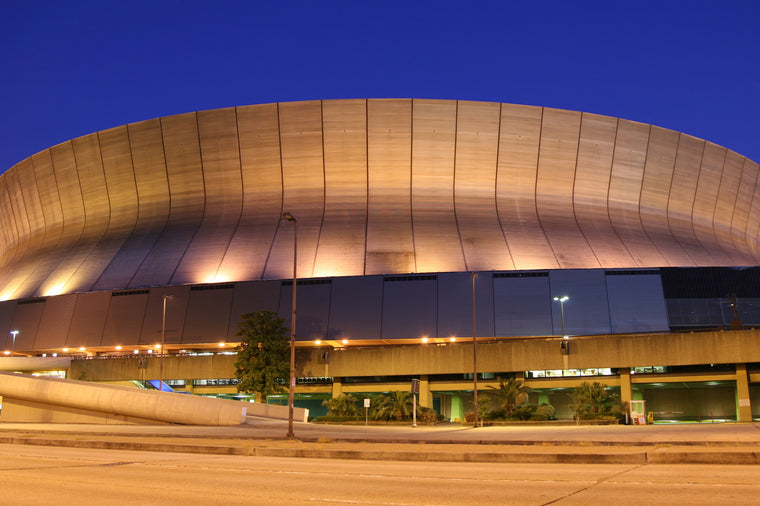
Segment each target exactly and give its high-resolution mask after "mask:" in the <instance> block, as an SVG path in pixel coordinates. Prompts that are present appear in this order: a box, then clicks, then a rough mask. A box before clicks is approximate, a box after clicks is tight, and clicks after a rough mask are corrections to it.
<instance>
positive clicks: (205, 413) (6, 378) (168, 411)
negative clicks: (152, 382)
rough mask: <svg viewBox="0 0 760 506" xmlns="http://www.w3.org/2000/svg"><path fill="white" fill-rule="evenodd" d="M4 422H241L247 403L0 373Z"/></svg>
mask: <svg viewBox="0 0 760 506" xmlns="http://www.w3.org/2000/svg"><path fill="white" fill-rule="evenodd" d="M0 395H2V397H3V407H2V411H0V421H2V422H52V423H112V424H161V423H175V424H186V425H240V424H242V423H244V422H245V416H246V412H247V408H248V406H249V405H248V404H245V403H241V402H237V401H228V400H222V399H212V398H207V397H198V396H191V395H183V394H178V393H169V392H161V391H156V390H142V389H138V388H131V387H124V386H118V385H102V384H98V383H89V382H85V381H75V380H63V379H58V378H40V377H35V376H30V375H26V374H13V373H7V372H0Z"/></svg>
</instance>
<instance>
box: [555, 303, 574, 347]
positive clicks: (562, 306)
mask: <svg viewBox="0 0 760 506" xmlns="http://www.w3.org/2000/svg"><path fill="white" fill-rule="evenodd" d="M554 300H555V301H556V302H559V314H560V319H561V320H562V337H565V302H567V301H568V300H570V297H568V296H567V295H563V296H562V297H554Z"/></svg>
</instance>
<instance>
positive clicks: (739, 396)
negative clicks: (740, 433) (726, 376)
mask: <svg viewBox="0 0 760 506" xmlns="http://www.w3.org/2000/svg"><path fill="white" fill-rule="evenodd" d="M736 419H737V420H738V421H740V422H751V421H752V404H751V403H750V397H749V376H748V375H747V364H736Z"/></svg>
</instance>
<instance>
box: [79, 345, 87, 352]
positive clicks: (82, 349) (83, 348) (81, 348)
mask: <svg viewBox="0 0 760 506" xmlns="http://www.w3.org/2000/svg"><path fill="white" fill-rule="evenodd" d="M86 349H87V348H85V347H84V346H80V347H79V351H85V350H86Z"/></svg>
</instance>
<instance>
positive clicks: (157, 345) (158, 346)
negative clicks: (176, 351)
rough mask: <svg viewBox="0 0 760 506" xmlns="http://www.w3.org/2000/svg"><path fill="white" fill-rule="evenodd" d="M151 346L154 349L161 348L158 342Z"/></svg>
mask: <svg viewBox="0 0 760 506" xmlns="http://www.w3.org/2000/svg"><path fill="white" fill-rule="evenodd" d="M153 347H154V348H155V349H157V350H160V349H161V345H160V344H156V345H154V346H153Z"/></svg>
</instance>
